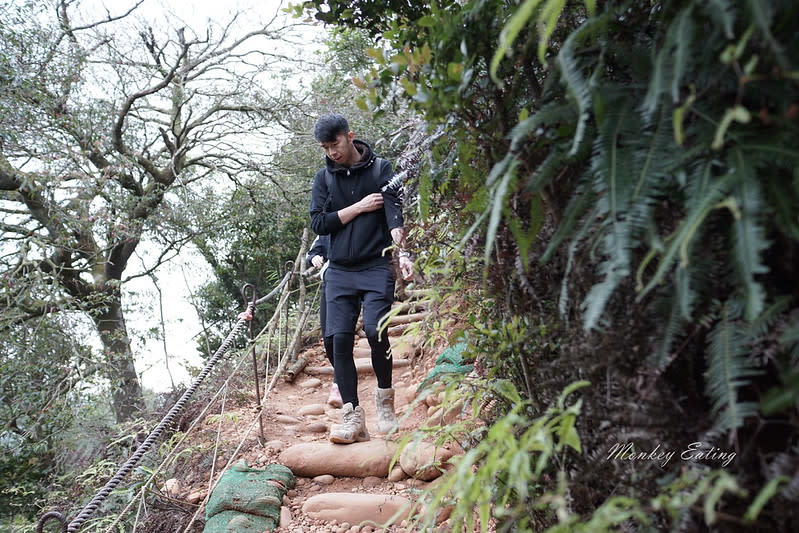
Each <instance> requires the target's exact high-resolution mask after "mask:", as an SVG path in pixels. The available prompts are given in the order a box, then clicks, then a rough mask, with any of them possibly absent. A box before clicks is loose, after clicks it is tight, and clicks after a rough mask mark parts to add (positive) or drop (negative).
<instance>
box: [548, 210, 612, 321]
mask: <svg viewBox="0 0 799 533" xmlns="http://www.w3.org/2000/svg"><path fill="white" fill-rule="evenodd" d="M598 214H599V206H597V205H596V204H594V208H593V209H592V210H591V212H589V213H588V214H587V215H586V217H585V221H584V223H583V225H582V227H581V228H580V230H579V231H578V232H577V234H576V235H575V236H574V238H573V239H572V240H571V242H570V243H569V248H568V258H567V260H566V269H565V271H564V273H563V280H562V281H561V284H560V294H559V297H558V312H559V313H560V316H561V317H563V318H566V317H567V316H568V312H569V275H570V274H571V271H572V267H573V266H574V256H575V254H576V253H577V247H578V246H579V244H580V243H581V242H582V241H583V239H585V236H586V235H587V234H588V231H589V230H590V229H591V226H592V225H593V220H594V219H595V218H596V216H597V215H598ZM542 261H543V259H542Z"/></svg>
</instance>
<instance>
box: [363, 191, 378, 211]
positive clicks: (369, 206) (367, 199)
mask: <svg viewBox="0 0 799 533" xmlns="http://www.w3.org/2000/svg"><path fill="white" fill-rule="evenodd" d="M357 205H358V206H359V207H360V210H361V212H362V213H369V212H371V211H377V210H378V209H380V208H381V207H383V194H382V193H379V192H373V193H372V194H367V195H366V196H364V197H363V198H362V199H361V201H360V202H358V204H357Z"/></svg>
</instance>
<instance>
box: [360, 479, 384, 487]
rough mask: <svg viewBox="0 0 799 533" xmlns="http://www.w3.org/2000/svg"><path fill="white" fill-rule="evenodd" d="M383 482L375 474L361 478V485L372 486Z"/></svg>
mask: <svg viewBox="0 0 799 533" xmlns="http://www.w3.org/2000/svg"><path fill="white" fill-rule="evenodd" d="M381 483H383V480H382V479H380V478H379V477H376V476H368V477H365V478H363V486H364V487H368V488H374V487H376V486H378V485H380V484H381Z"/></svg>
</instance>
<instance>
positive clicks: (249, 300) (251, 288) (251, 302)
mask: <svg viewBox="0 0 799 533" xmlns="http://www.w3.org/2000/svg"><path fill="white" fill-rule="evenodd" d="M248 293H249V294H248ZM255 296H256V291H255V285H253V284H252V283H245V284H244V285H243V286H242V287H241V297H242V298H243V299H244V305H245V306H250V307H252V319H251V320H250V329H249V331H250V345H251V350H252V371H253V374H254V375H255V401H256V402H257V404H256V405H257V408H256V409H257V410H258V426H259V427H260V430H261V432H260V439H259V440H260V443H261V446H263V444H264V443H265V442H266V437H265V436H264V419H263V416H262V415H263V413H262V412H261V383H260V382H259V380H258V357H257V356H256V355H255V343H254V342H253V334H252V323H253V322H254V321H255V302H256V299H255Z"/></svg>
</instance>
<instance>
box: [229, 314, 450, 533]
mask: <svg viewBox="0 0 799 533" xmlns="http://www.w3.org/2000/svg"><path fill="white" fill-rule="evenodd" d="M397 305H401V304H397ZM409 311H411V312H410V313H406V314H401V315H398V316H397V317H396V319H395V323H399V324H401V323H407V322H414V321H418V320H423V319H424V318H425V314H424V313H418V312H413V311H414V309H412V308H411V309H409ZM393 329H395V331H394V333H395V335H394V336H391V345H392V352H393V356H394V360H395V362H396V363H395V367H394V373H393V382H394V389H395V394H396V397H395V409H396V411H397V415H398V417H399V418H400V420H401V426H400V431H399V432H398V433H399V434H404V433H406V432H408V431H412V430H413V429H415V428H417V427H419V426H420V425H421V424H422V423H424V421H425V420H426V419H427V406H425V405H424V404H422V405H417V406H416V407H415V408H414V409H413V410H411V402H412V401H413V398H414V395H415V389H416V385H418V383H419V382H420V381H421V380H422V379H423V378H424V376H425V375H426V373H427V372H428V371H429V369H430V367H431V366H432V360H433V359H434V358H435V354H430V355H428V356H423V355H421V354H420V352H421V350H420V349H419V346H420V343H419V339H417V338H416V337H415V336H413V334H409V333H408V332H407V331H414V329H415V328H408V329H407V331H406V330H405V328H403V327H402V326H399V327H395V328H393ZM300 356H301V357H304V358H306V359H307V360H308V365H307V367H306V369H305V370H304V371H303V372H300V373H299V374H298V375H297V376H296V378H295V379H294V381H293V382H287V381H285V380H283V379H280V380H279V381H278V382H277V384H276V386H275V388H274V389H273V390H272V391H271V392H270V394H269V397H268V399H267V400H268V401H267V402H266V404H265V405H266V408H265V409H264V412H263V415H262V417H263V418H262V419H263V424H264V437H265V445H263V446H262V445H261V444H259V443H257V442H253V443H252V445H251V446H245V447H244V449H243V452H242V453H241V454H240V457H241V458H243V459H245V460H246V461H247V462H248V464H249V465H250V466H253V467H256V468H258V467H262V466H264V465H266V464H270V463H275V462H279V455H280V453H281V452H282V451H285V450H287V449H288V448H290V447H291V446H293V445H295V444H300V443H309V442H318V443H327V442H328V440H327V439H328V431H329V428H330V426H331V425H332V424H337V423H339V422H340V411H341V410H340V409H337V408H333V407H331V406H330V405H327V404H326V401H327V398H328V392H329V389H330V384H331V383H332V379H333V376H332V372H330V371H332V368H331V367H330V365H329V363H328V361H327V359H326V358H325V356H324V348H323V346H322V343H321V342H319V343H318V344H317V345H315V346H314V347H312V348H311V349H309V350H306V351H305V352H303V353H302V354H300ZM355 357H356V363H359V364H360V365H365V366H366V367H368V368H367V369H366V370H364V371H359V373H358V396H359V400H360V403H361V406H362V407H363V409H364V411H365V413H366V418H367V422H366V423H367V429H368V430H369V432H370V433H371V435H372V440H373V441H374V440H376V439H383V438H384V437H385V436H384V435H381V434H379V433H378V432H377V421H376V412H375V403H374V391H375V388H376V387H377V384H376V379H375V376H374V373H373V372H372V370H371V363H370V359H369V350H368V343H367V341H366V339H365V338H363V337H359V338H357V339H356V344H355ZM317 413H318V414H317ZM243 431H244V429H243V428H242V429H241V432H242V434H243ZM225 433H226V434H225V435H224V439H225V440H228V441H237V440H240V439H241V437H240V436H238V435H237V428H236V426H235V425H233V426H232V427H230V428H228V430H227V431H226V432H225ZM398 436H399V435H397V434H394V435H391V436H390V437H389V438H390V439H394V440H396V439H397V438H398ZM341 446H345V445H341ZM392 477H393V476H392ZM397 477H400V476H397ZM426 485H427V483H426V482H423V481H419V480H416V479H412V478H409V477H407V476H404V479H400V480H397V481H389V480H388V479H387V477H386V476H383V477H376V476H369V477H337V476H331V475H320V476H316V477H314V478H305V477H300V476H298V477H297V485H296V487H295V488H294V489H292V490H291V491H289V493H288V495H287V498H285V499H284V509H283V518H285V519H287V520H288V519H289V517H288V513H289V512H290V521H289V522H288V523H285V521H284V522H282V523H281V527H279V528H278V529H276V530H275V531H277V532H278V533H283V532H292V533H300V532H307V533H311V532H314V533H316V532H319V533H343V532H347V531H349V532H353V533H354V532H364V533H369V532H373V531H391V532H397V533H399V532H404V531H407V528H406V527H405V524H404V523H402V524H398V525H394V526H390V527H388V528H386V529H380V528H376V527H373V526H369V525H364V526H359V525H354V524H348V523H343V524H340V523H338V521H336V520H333V521H320V520H318V519H314V518H311V517H310V516H308V515H307V514H305V513H304V512H303V509H302V507H303V504H304V503H305V502H306V501H307V500H308V499H309V498H311V497H313V496H315V495H318V494H324V493H352V494H389V495H400V496H403V497H405V498H408V499H413V497H414V496H413V494H414V493H415V492H416V491H417V490H418V489H419V488H423V487H424V486H426Z"/></svg>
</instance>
